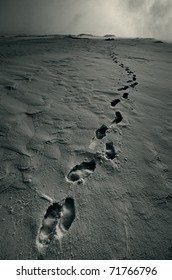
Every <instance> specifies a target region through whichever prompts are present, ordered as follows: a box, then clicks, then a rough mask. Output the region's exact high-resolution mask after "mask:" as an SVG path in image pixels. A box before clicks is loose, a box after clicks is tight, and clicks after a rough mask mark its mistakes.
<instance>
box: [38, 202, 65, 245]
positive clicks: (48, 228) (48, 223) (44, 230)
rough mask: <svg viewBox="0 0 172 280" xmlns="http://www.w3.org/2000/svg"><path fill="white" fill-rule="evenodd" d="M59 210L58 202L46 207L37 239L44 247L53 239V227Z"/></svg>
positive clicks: (58, 216)
mask: <svg viewBox="0 0 172 280" xmlns="http://www.w3.org/2000/svg"><path fill="white" fill-rule="evenodd" d="M60 211H61V205H60V204H59V203H53V204H52V205H50V206H49V207H48V209H47V212H46V214H45V216H44V219H43V221H42V226H41V228H40V231H39V234H38V240H37V243H38V244H39V245H42V247H44V248H45V247H47V246H48V245H49V244H50V242H51V240H52V239H53V236H54V233H55V227H56V225H57V222H58V219H59V218H60Z"/></svg>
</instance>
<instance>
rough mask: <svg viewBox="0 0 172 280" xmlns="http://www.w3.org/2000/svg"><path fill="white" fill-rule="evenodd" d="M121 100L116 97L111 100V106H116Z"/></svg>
mask: <svg viewBox="0 0 172 280" xmlns="http://www.w3.org/2000/svg"><path fill="white" fill-rule="evenodd" d="M119 102H120V99H114V100H112V101H111V106H112V107H115V106H116V105H117V104H118V103H119Z"/></svg>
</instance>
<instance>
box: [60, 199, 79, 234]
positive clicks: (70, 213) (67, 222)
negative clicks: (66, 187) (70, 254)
mask: <svg viewBox="0 0 172 280" xmlns="http://www.w3.org/2000/svg"><path fill="white" fill-rule="evenodd" d="M74 219H75V204H74V199H73V198H71V197H67V198H66V199H65V202H64V204H63V205H62V208H61V219H60V220H59V223H58V224H57V226H56V230H55V237H56V238H57V239H58V240H59V239H61V238H62V237H63V236H64V235H65V234H66V233H67V231H68V230H69V228H70V227H71V225H72V223H73V221H74Z"/></svg>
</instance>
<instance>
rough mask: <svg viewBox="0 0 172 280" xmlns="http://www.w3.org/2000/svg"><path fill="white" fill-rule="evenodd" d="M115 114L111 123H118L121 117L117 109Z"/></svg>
mask: <svg viewBox="0 0 172 280" xmlns="http://www.w3.org/2000/svg"><path fill="white" fill-rule="evenodd" d="M115 115H116V117H115V119H114V120H113V122H112V123H120V122H121V121H122V119H123V117H122V115H121V113H120V112H119V111H118V112H116V113H115Z"/></svg>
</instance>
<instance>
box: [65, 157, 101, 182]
mask: <svg viewBox="0 0 172 280" xmlns="http://www.w3.org/2000/svg"><path fill="white" fill-rule="evenodd" d="M95 168H96V162H95V160H91V161H89V162H86V161H84V162H82V163H81V164H80V165H76V166H75V167H74V168H72V170H71V171H70V172H69V174H68V175H67V179H68V180H69V182H77V181H80V180H83V179H85V178H87V177H88V176H90V175H91V174H92V173H93V172H94V170H95Z"/></svg>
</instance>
